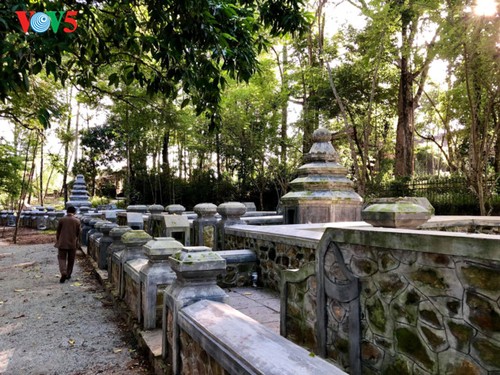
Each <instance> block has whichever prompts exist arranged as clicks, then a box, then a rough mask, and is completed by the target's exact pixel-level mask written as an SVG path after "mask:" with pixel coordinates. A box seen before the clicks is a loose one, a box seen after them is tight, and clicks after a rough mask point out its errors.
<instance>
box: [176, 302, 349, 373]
mask: <svg viewBox="0 0 500 375" xmlns="http://www.w3.org/2000/svg"><path fill="white" fill-rule="evenodd" d="M179 324H180V326H181V328H182V329H183V330H185V331H186V332H187V333H188V334H189V335H190V336H191V337H193V338H194V340H196V341H198V342H199V343H201V345H202V347H203V349H205V350H206V351H207V353H208V354H209V355H210V356H212V357H214V358H215V359H216V360H217V361H218V362H219V363H221V364H222V366H223V367H224V368H225V369H226V370H228V372H230V373H238V374H266V375H287V374H290V375H296V374H301V375H307V374H310V375H318V374H331V375H340V374H346V373H345V372H344V371H342V370H340V369H339V368H337V367H336V366H334V365H332V364H330V363H328V362H327V361H325V360H324V359H322V358H320V357H318V356H311V355H310V352H309V351H307V350H305V349H304V348H301V347H300V346H298V345H296V344H294V343H292V342H291V341H288V340H287V339H285V338H284V337H281V336H279V335H277V334H275V333H274V332H272V331H271V330H269V329H268V328H266V327H264V326H263V325H261V324H259V323H258V322H256V321H255V320H253V319H249V318H248V317H246V316H245V315H243V314H242V313H240V312H239V311H237V310H235V309H233V308H232V307H230V306H228V305H226V304H223V303H219V302H214V301H207V300H203V301H199V302H196V303H194V304H192V305H190V306H188V307H185V308H183V309H182V310H181V311H180V313H179Z"/></svg>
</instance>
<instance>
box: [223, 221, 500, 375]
mask: <svg viewBox="0 0 500 375" xmlns="http://www.w3.org/2000/svg"><path fill="white" fill-rule="evenodd" d="M443 220H444V222H441V223H439V222H436V221H434V222H433V223H429V224H426V226H430V227H432V228H434V229H436V230H433V231H430V230H429V231H427V230H425V231H424V230H403V229H388V228H372V227H371V226H366V225H364V226H363V225H362V224H361V225H359V227H355V226H353V225H351V226H350V227H349V226H343V227H342V226H337V225H336V224H331V226H336V228H331V229H327V231H326V233H328V235H327V234H325V237H323V239H322V240H321V242H320V241H317V240H316V238H317V237H315V234H313V233H314V231H317V229H318V228H317V227H315V226H310V227H311V231H305V230H304V229H305V228H304V227H303V226H302V227H299V226H287V227H288V229H286V228H285V227H282V228H276V229H272V230H271V228H267V231H266V229H265V228H261V229H259V230H257V229H254V228H247V229H246V230H244V229H243V228H237V227H236V228H230V229H229V230H228V232H229V233H228V235H227V238H226V240H227V241H229V242H230V243H231V245H230V246H236V247H241V246H244V247H246V248H251V249H255V250H256V253H257V255H258V258H259V261H260V264H261V267H262V276H261V278H262V284H263V286H265V287H270V288H273V289H276V290H280V291H281V296H282V302H281V314H282V322H281V333H282V335H284V336H285V337H288V338H289V339H291V340H292V341H294V342H296V343H298V344H300V345H301V346H304V347H306V348H315V351H316V352H318V353H322V354H323V355H324V356H325V357H327V358H329V359H331V360H333V361H334V362H335V363H336V364H337V365H339V366H340V367H341V368H343V369H344V370H346V371H348V372H350V373H359V372H362V373H363V374H393V373H398V374H438V373H439V374H441V373H442V374H497V373H500V237H499V236H498V235H494V234H495V233H498V228H499V225H498V223H499V221H498V220H493V219H486V220H480V221H478V220H476V219H474V220H472V221H471V220H461V221H457V222H452V221H451V220H450V219H449V218H444V219H443ZM488 220H490V221H492V222H491V223H489V222H488ZM469 221H470V222H469ZM459 229H463V230H464V231H466V232H468V233H471V234H466V233H456V232H457V230H459ZM437 230H438V231H437ZM299 232H301V234H300V235H297V236H295V235H294V233H295V234H297V233H299ZM479 233H483V234H479ZM299 237H301V238H299ZM305 242H306V243H305ZM307 242H309V244H307ZM314 243H316V246H314ZM318 244H319V245H318ZM316 248H318V252H316V251H313V250H312V249H316ZM321 248H322V249H323V250H322V251H323V253H321ZM284 259H287V260H286V261H283V260H284ZM316 259H320V264H321V268H320V266H319V265H318V263H317V262H316ZM277 260H278V261H277ZM291 268H297V269H296V270H293V269H291ZM319 280H321V282H320V281H319ZM334 289H337V290H336V291H333V292H332V290H334ZM335 293H336V294H335ZM334 295H336V296H337V297H334ZM321 296H322V297H321ZM353 296H354V297H353ZM322 299H323V301H321V300H322ZM323 318H325V319H323ZM322 324H325V325H324V326H322ZM318 326H320V327H323V328H322V329H320V330H318V328H317V327H318ZM321 332H323V333H324V335H323V337H321V336H322V335H321ZM354 344H356V345H354ZM353 354H354V355H353ZM353 357H354V358H357V360H358V362H359V364H358V365H359V371H358V370H357V369H356V368H355V367H354V366H355V365H353Z"/></svg>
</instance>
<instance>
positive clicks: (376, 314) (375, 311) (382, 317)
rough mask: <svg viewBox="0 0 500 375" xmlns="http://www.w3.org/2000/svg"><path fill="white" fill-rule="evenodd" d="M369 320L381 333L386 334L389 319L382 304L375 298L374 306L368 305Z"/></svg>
mask: <svg viewBox="0 0 500 375" xmlns="http://www.w3.org/2000/svg"><path fill="white" fill-rule="evenodd" d="M367 310H368V320H369V321H370V323H371V324H372V325H373V326H374V327H376V328H377V329H378V330H379V331H381V332H385V326H386V324H387V317H386V313H385V310H384V306H383V304H382V302H381V301H380V300H379V299H378V298H375V299H374V300H373V303H372V304H369V305H367Z"/></svg>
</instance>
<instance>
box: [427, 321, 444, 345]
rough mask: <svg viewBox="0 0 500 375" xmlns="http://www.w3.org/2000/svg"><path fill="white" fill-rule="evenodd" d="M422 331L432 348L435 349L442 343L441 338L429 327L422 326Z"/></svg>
mask: <svg viewBox="0 0 500 375" xmlns="http://www.w3.org/2000/svg"><path fill="white" fill-rule="evenodd" d="M422 332H423V334H424V336H425V337H426V339H427V341H428V342H429V344H430V345H431V346H432V348H433V349H434V350H437V349H438V348H439V346H441V345H443V343H444V340H443V338H442V337H439V336H438V335H436V334H435V333H434V332H432V330H430V329H429V328H427V327H422Z"/></svg>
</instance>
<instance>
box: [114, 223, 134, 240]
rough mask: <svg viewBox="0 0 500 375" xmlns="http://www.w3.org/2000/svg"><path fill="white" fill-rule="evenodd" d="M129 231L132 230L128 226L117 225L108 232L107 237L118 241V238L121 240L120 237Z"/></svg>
mask: <svg viewBox="0 0 500 375" xmlns="http://www.w3.org/2000/svg"><path fill="white" fill-rule="evenodd" d="M130 230H132V229H131V228H130V227H129V226H127V225H117V226H116V227H113V229H111V230H110V231H109V235H110V236H111V237H112V238H113V239H118V238H121V236H122V235H123V234H124V233H127V232H128V231H130Z"/></svg>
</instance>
